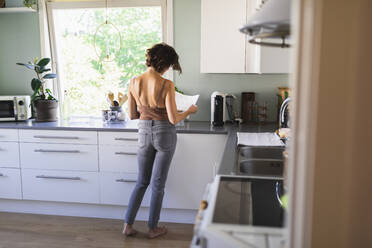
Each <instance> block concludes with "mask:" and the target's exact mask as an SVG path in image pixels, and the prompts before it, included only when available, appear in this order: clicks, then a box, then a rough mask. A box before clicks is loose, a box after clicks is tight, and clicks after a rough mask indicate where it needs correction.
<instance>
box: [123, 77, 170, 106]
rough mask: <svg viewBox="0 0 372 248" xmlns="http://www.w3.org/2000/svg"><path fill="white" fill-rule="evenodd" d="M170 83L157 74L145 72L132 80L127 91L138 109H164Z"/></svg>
mask: <svg viewBox="0 0 372 248" xmlns="http://www.w3.org/2000/svg"><path fill="white" fill-rule="evenodd" d="M170 83H171V82H170V81H168V80H166V79H164V78H163V77H162V76H161V75H160V74H159V73H157V72H155V71H153V70H147V71H146V72H144V73H143V74H141V75H140V76H138V77H136V78H134V79H133V80H132V82H131V87H130V89H129V90H130V92H131V93H132V95H133V97H134V98H135V101H136V104H137V106H138V107H150V108H165V98H166V95H167V93H168V91H169V84H170Z"/></svg>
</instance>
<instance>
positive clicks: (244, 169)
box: [237, 146, 285, 177]
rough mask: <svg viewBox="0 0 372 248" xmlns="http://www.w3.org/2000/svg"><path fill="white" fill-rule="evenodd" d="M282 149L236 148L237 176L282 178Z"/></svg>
mask: <svg viewBox="0 0 372 248" xmlns="http://www.w3.org/2000/svg"><path fill="white" fill-rule="evenodd" d="M284 149H285V148H284V147H276V146H275V147H256V146H243V147H239V148H238V155H239V156H238V161H237V170H238V174H243V175H248V176H260V177H282V176H283V151H284Z"/></svg>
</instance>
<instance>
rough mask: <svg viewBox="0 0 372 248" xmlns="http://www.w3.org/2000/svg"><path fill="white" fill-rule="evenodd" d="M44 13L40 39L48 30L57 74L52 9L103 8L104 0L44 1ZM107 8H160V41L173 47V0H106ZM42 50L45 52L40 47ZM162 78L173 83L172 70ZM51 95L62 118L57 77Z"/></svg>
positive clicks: (53, 66) (53, 63) (42, 38)
mask: <svg viewBox="0 0 372 248" xmlns="http://www.w3.org/2000/svg"><path fill="white" fill-rule="evenodd" d="M45 1H46V2H45V7H46V8H45V11H46V13H44V15H46V17H47V18H46V19H47V24H48V28H47V29H45V23H44V22H42V21H41V19H40V30H41V32H40V38H41V40H44V39H45V38H44V37H45V33H44V32H42V30H48V36H49V39H50V41H49V44H50V57H51V60H52V69H53V71H55V72H56V73H57V74H58V72H59V71H60V70H59V64H58V54H57V45H56V37H55V34H56V32H55V30H54V29H55V28H54V19H53V10H54V9H86V8H105V7H106V1H105V0H88V1H87V0H86V1H60V0H45ZM108 6H109V7H116V8H125V7H153V6H160V7H161V16H162V40H163V42H166V43H167V44H169V45H171V46H173V0H125V1H123V0H108ZM42 50H46V49H45V48H44V47H42ZM164 77H165V78H167V79H169V80H172V81H173V70H171V69H170V70H168V72H167V73H165V74H164ZM52 91H53V94H54V95H56V96H57V99H59V101H58V104H59V116H60V118H63V115H62V109H63V108H62V106H63V93H62V87H61V82H60V79H59V77H57V78H56V79H55V80H54V82H53V87H52Z"/></svg>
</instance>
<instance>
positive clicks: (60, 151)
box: [34, 149, 80, 153]
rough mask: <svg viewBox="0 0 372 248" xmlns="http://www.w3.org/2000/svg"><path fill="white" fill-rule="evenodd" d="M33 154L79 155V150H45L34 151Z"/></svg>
mask: <svg viewBox="0 0 372 248" xmlns="http://www.w3.org/2000/svg"><path fill="white" fill-rule="evenodd" d="M34 152H53V153H80V151H79V150H45V149H35V150H34Z"/></svg>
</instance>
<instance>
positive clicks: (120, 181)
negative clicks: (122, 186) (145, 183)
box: [115, 179, 137, 183]
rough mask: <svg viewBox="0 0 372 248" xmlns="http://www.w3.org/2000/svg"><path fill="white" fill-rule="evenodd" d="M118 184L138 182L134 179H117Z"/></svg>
mask: <svg viewBox="0 0 372 248" xmlns="http://www.w3.org/2000/svg"><path fill="white" fill-rule="evenodd" d="M115 181H116V182H118V183H136V182H137V180H134V179H116V180H115Z"/></svg>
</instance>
